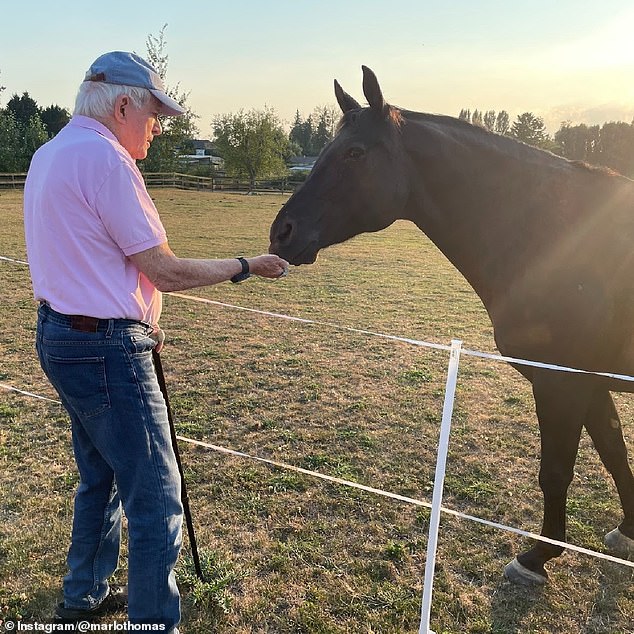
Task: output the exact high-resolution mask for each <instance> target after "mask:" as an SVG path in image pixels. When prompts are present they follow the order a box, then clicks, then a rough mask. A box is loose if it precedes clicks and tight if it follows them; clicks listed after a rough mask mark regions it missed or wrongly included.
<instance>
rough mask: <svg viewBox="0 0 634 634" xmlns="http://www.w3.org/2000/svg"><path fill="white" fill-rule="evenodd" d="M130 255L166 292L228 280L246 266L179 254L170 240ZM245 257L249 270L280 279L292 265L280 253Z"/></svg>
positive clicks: (233, 262)
mask: <svg viewBox="0 0 634 634" xmlns="http://www.w3.org/2000/svg"><path fill="white" fill-rule="evenodd" d="M128 257H129V259H130V260H131V261H132V262H133V263H134V265H135V266H136V267H137V268H138V269H139V271H141V273H143V274H144V275H145V276H146V277H147V278H148V279H149V280H150V281H151V282H152V284H154V286H156V288H157V289H158V290H159V291H163V292H169V291H184V290H187V289H190V288H196V287H197V286H210V285H212V284H218V283H219V282H226V281H227V280H229V279H231V278H232V277H233V276H234V275H237V274H238V273H240V272H241V271H242V265H241V264H240V262H239V261H238V260H237V259H236V258H231V259H228V260H203V259H188V258H179V257H176V256H175V255H174V253H173V252H172V250H171V249H170V247H169V245H168V243H167V242H164V243H163V244H160V245H159V246H157V247H152V248H151V249H146V250H145V251H141V252H139V253H135V254H133V255H129V256H128ZM245 259H246V260H247V262H248V263H249V271H250V272H251V273H252V274H253V275H259V276H261V277H269V278H277V277H280V276H281V275H282V274H283V273H284V271H285V270H286V269H287V268H288V262H287V261H286V260H282V258H280V257H278V256H277V255H270V254H266V255H259V256H257V257H254V258H245Z"/></svg>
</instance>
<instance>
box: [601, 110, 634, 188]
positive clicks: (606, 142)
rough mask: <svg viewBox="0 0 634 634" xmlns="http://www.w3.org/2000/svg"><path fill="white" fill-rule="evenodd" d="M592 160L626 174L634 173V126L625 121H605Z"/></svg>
mask: <svg viewBox="0 0 634 634" xmlns="http://www.w3.org/2000/svg"><path fill="white" fill-rule="evenodd" d="M592 162H593V163H597V164H598V165H604V166H606V167H610V168H611V169H613V170H616V171H617V172H620V173H621V174H623V175H625V176H632V175H633V174H634V128H633V127H632V126H631V125H630V124H628V123H625V122H623V121H610V122H609V123H604V124H603V125H602V126H601V129H600V130H599V138H598V140H597V144H596V147H595V148H594V152H593V155H592Z"/></svg>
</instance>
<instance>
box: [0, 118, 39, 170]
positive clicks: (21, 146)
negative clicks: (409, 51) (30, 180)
mask: <svg viewBox="0 0 634 634" xmlns="http://www.w3.org/2000/svg"><path fill="white" fill-rule="evenodd" d="M46 141H48V135H47V134H46V130H45V129H44V126H43V124H42V121H41V120H40V118H39V117H38V116H37V115H35V116H33V117H31V119H30V120H29V121H28V122H27V124H26V125H21V124H20V123H19V122H18V121H17V119H16V117H15V115H14V114H13V112H11V111H10V110H9V109H8V108H7V109H5V110H0V172H25V171H26V170H27V169H28V168H29V163H30V162H31V158H32V156H33V153H34V152H35V150H37V148H38V147H40V145H42V144H44V143H46Z"/></svg>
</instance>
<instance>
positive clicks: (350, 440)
mask: <svg viewBox="0 0 634 634" xmlns="http://www.w3.org/2000/svg"><path fill="white" fill-rule="evenodd" d="M152 195H153V196H154V198H155V199H156V202H157V206H158V208H159V210H160V212H161V215H162V217H163V219H164V222H165V224H166V227H167V230H168V233H169V236H170V243H171V246H172V248H173V249H174V250H175V251H176V252H177V253H178V254H179V255H182V256H190V257H210V256H211V257H225V256H234V255H239V254H256V253H260V252H265V251H266V249H267V247H268V238H267V236H268V227H269V225H270V222H271V220H272V219H273V217H274V216H275V214H276V212H277V210H278V209H279V207H280V206H281V204H282V203H283V201H284V200H285V199H284V198H283V197H282V196H239V195H232V194H218V193H215V194H209V193H199V192H178V191H172V190H164V191H155V192H152ZM0 218H1V219H2V221H3V222H1V223H0V255H4V256H9V257H15V258H17V259H25V256H26V253H25V248H24V242H23V237H22V233H21V194H20V193H19V192H6V191H0ZM189 294H191V295H196V296H199V297H203V298H208V299H211V300H215V301H220V302H224V303H227V304H236V305H240V306H245V307H252V308H257V309H261V310H266V311H272V312H279V313H284V314H288V315H292V316H298V317H305V318H309V319H313V320H316V321H320V322H327V323H336V324H340V325H342V326H348V327H353V328H361V329H365V330H371V331H376V332H385V333H390V334H396V335H401V336H404V337H408V338H412V339H421V340H426V341H432V342H437V343H443V344H447V343H449V342H450V340H451V339H462V340H463V342H464V346H465V347H467V348H471V349H479V350H484V351H495V345H494V342H493V336H492V329H491V326H490V323H489V321H488V318H487V315H486V313H485V311H484V309H483V307H482V305H481V304H480V302H479V300H478V299H477V297H476V296H475V295H474V293H473V292H472V291H471V290H470V289H469V287H468V286H467V284H466V282H465V281H464V280H463V279H462V278H461V277H460V276H459V275H458V273H457V272H456V271H455V270H454V269H453V268H452V267H451V266H450V265H449V264H448V263H447V261H446V260H445V259H444V257H443V256H442V255H441V254H440V253H439V252H438V251H437V250H436V248H435V247H434V246H433V245H431V244H430V242H429V241H428V240H427V239H426V238H425V237H424V236H423V235H422V234H421V233H420V232H419V231H418V230H417V229H416V228H415V227H413V226H412V225H411V224H408V223H405V222H398V223H396V224H395V225H393V226H392V227H390V228H389V229H387V230H385V231H383V232H381V233H377V234H371V235H365V236H359V237H357V238H355V239H353V240H351V241H350V242H348V243H346V244H344V245H339V246H336V247H332V248H330V249H327V250H325V251H324V252H323V253H322V254H321V255H320V258H319V260H318V262H317V263H316V264H315V265H313V266H310V267H301V268H298V269H293V270H291V273H290V275H289V276H288V277H287V278H285V279H284V280H280V281H278V282H274V283H272V282H266V281H263V280H257V279H256V280H249V281H248V282H246V283H244V284H241V285H232V284H222V285H218V286H216V287H212V288H206V289H198V290H195V291H191V292H190V293H189ZM162 326H163V327H164V329H165V330H166V332H167V335H168V344H167V347H166V349H165V351H164V353H163V355H162V356H163V366H164V369H165V372H166V377H167V381H168V386H169V389H170V392H171V400H172V405H173V409H174V414H175V419H176V423H177V428H178V432H179V433H180V434H182V435H186V436H189V437H192V438H196V439H200V440H204V441H208V442H210V443H213V444H218V445H224V446H227V447H231V448H234V449H237V450H239V451H243V452H246V453H251V454H254V455H259V456H262V457H267V458H271V459H273V460H279V461H284V462H287V463H290V464H294V465H297V466H301V467H306V468H310V469H314V470H317V471H320V472H322V473H326V474H329V475H336V476H339V477H341V478H344V479H348V480H354V481H357V482H360V483H364V484H368V485H370V486H374V487H377V488H384V489H386V490H390V491H393V492H395V493H399V494H402V495H405V496H411V497H417V498H422V499H426V500H429V499H430V497H431V490H432V484H433V475H434V465H435V457H436V442H437V438H438V431H439V424H440V416H441V411H442V403H443V395H444V382H445V376H446V366H447V354H446V353H444V352H441V351H434V350H430V349H425V348H417V347H414V346H409V345H406V344H401V343H395V342H392V341H388V340H384V339H378V338H372V337H368V336H364V335H360V334H354V333H351V332H346V331H342V330H337V329H333V328H330V327H327V326H317V325H306V324H301V323H296V322H291V321H287V320H280V319H274V318H271V317H266V316H263V315H257V314H251V313H244V312H242V311H236V310H235V309H231V308H225V307H220V306H214V305H207V304H200V303H196V302H192V301H188V300H185V299H182V298H178V297H174V296H166V297H165V310H164V316H163V319H162ZM34 327H35V306H34V304H33V303H32V301H31V292H30V288H29V280H28V270H27V269H26V268H25V267H23V266H18V265H14V264H9V263H6V262H1V261H0V380H1V381H2V382H5V383H9V384H11V385H14V386H16V387H19V388H21V389H25V390H29V391H32V392H35V393H38V394H43V395H46V396H49V397H53V398H54V397H55V395H54V393H53V392H52V389H51V388H50V386H49V385H48V383H47V382H46V379H45V378H44V377H43V375H42V372H41V370H40V369H39V367H38V363H37V360H36V358H35V354H34V351H33V337H34ZM616 400H617V404H618V406H619V410H620V413H621V417H622V420H623V421H624V428H625V433H626V436H629V437H630V438H628V441H627V442H628V446H629V447H630V451H632V450H634V447H633V444H634V443H633V441H632V439H631V436H632V431H631V430H632V427H631V422H630V421H631V420H632V418H633V417H634V401H633V399H632V397H631V396H630V395H616ZM181 453H182V457H183V462H184V464H185V467H186V477H187V480H188V484H189V491H190V500H191V505H192V511H193V514H194V522H195V525H196V529H197V537H198V541H199V546H200V548H201V551H202V553H203V560H204V565H205V568H206V570H207V573H208V578H207V580H206V582H205V583H200V582H198V581H197V580H196V579H195V578H194V577H193V574H192V570H191V559H190V557H189V553H188V549H187V544H186V548H185V551H184V554H183V557H182V558H181V562H180V563H179V566H178V569H177V572H178V579H179V583H180V585H181V589H182V591H183V599H184V600H183V605H184V623H183V627H182V631H183V632H184V633H185V634H199V633H200V634H207V633H209V632H218V633H220V634H229V633H231V634H235V633H238V634H241V633H245V634H246V633H255V632H270V633H275V634H286V633H288V634H291V633H293V634H296V633H301V632H306V633H309V634H314V633H319V632H324V633H328V634H331V633H332V634H338V633H341V634H343V633H356V632H360V633H374V634H376V633H380V634H384V633H388V634H389V633H395V634H396V633H398V634H403V633H405V634H408V633H414V632H417V631H418V623H419V618H420V599H421V596H422V582H423V574H424V567H425V557H426V553H425V548H426V543H427V525H428V521H429V513H428V511H427V510H426V509H421V508H418V507H414V506H411V505H408V504H405V503H402V502H397V501H393V500H388V499H386V498H383V497H378V496H375V495H371V494H369V493H365V492H362V491H358V490H354V489H347V488H342V487H340V486H337V485H334V484H330V483H326V482H323V481H321V480H317V479H314V478H311V477H308V476H304V475H299V474H296V473H294V472H289V471H284V470H281V469H277V468H271V467H268V466H266V465H263V464H261V463H258V462H253V461H249V460H247V459H243V458H238V457H231V456H227V455H224V454H219V453H216V452H213V451H209V450H205V449H202V448H199V447H195V446H192V445H188V444H186V443H181ZM538 460H539V438H538V433H537V425H536V422H535V418H534V410H533V403H532V398H531V393H530V389H529V385H528V384H527V383H526V382H524V381H523V380H522V379H521V377H519V375H518V374H516V373H515V372H514V371H513V370H512V369H511V368H509V367H508V366H506V365H503V364H497V363H492V362H490V361H484V360H481V359H474V358H469V357H463V359H462V361H461V370H460V376H459V384H458V390H457V400H456V407H455V415H454V421H453V432H452V437H451V442H450V454H449V460H448V473H447V479H446V497H445V505H446V506H450V507H452V508H455V509H457V510H460V511H462V512H465V513H469V514H473V515H479V516H481V517H484V518H487V519H492V520H495V521H499V522H501V523H504V524H509V525H513V526H518V527H521V528H524V529H527V530H531V531H537V532H538V531H539V529H540V523H541V506H542V501H541V492H540V491H539V487H538V484H537V471H538ZM0 468H1V469H2V480H1V481H0V620H1V619H3V618H9V617H22V618H24V619H27V620H39V621H43V620H45V619H46V618H48V617H49V616H50V614H51V612H52V609H53V607H54V605H55V602H56V600H57V598H58V595H59V590H60V584H61V577H62V576H63V574H64V570H65V564H64V559H65V552H66V548H67V539H68V534H69V530H70V523H71V516H72V495H73V490H74V487H75V485H76V482H77V479H76V475H75V467H74V463H73V458H72V451H71V447H70V434H69V425H68V421H67V418H66V415H65V413H64V411H63V409H62V408H61V407H59V406H57V405H55V404H52V403H48V402H43V401H37V400H34V399H31V398H28V397H24V396H19V395H16V394H13V393H8V392H0ZM568 508H569V515H570V537H571V539H572V540H573V541H575V543H579V544H580V545H583V546H587V547H590V548H601V539H602V536H603V534H604V533H605V532H607V531H608V530H611V529H612V528H613V527H614V526H615V525H616V524H618V522H619V521H620V516H621V511H620V506H619V503H618V498H617V495H616V492H615V490H614V486H613V484H612V483H611V482H610V481H609V480H608V479H607V477H606V473H605V470H604V469H603V467H602V466H601V465H600V463H599V461H598V459H597V457H596V454H595V452H594V450H593V448H592V445H591V442H590V441H589V440H588V439H587V438H586V437H585V436H584V438H583V441H582V446H581V449H580V455H579V461H578V464H577V467H576V470H575V479H574V481H573V484H572V486H571V491H570V500H569V505H568ZM527 543H528V542H527V541H526V540H524V539H522V538H520V537H517V536H516V535H513V534H509V533H504V532H501V531H497V530H493V529H490V528H485V527H482V526H480V525H477V524H472V523H470V522H467V521H464V520H458V519H455V518H452V517H445V516H443V518H442V523H441V535H440V543H439V551H438V560H437V573H436V577H435V586H434V601H433V617H432V627H433V629H434V630H435V631H436V633H437V634H440V633H446V634H449V633H451V634H454V633H464V632H469V633H485V632H487V633H496V634H546V633H551V632H566V633H573V632H574V633H577V632H580V633H583V634H625V633H632V632H634V628H633V626H632V620H633V618H634V616H633V615H634V576H633V575H632V572H631V569H627V568H624V567H620V566H618V565H616V564H612V563H608V562H603V561H598V560H595V559H592V558H589V557H586V556H582V555H577V554H575V553H572V552H568V553H566V554H565V555H564V556H563V557H561V558H560V559H559V560H557V561H554V562H552V563H551V564H550V566H549V571H550V575H551V579H550V582H549V584H548V586H547V587H545V588H544V589H541V590H536V589H526V588H518V587H514V586H511V585H509V584H508V583H507V582H506V581H505V580H504V579H503V577H502V569H503V566H504V564H505V563H507V562H508V561H509V560H510V559H511V558H512V557H513V556H514V555H515V554H516V553H518V552H519V551H520V550H522V549H523V548H525V547H526V546H527ZM125 572H126V562H125V557H123V558H122V560H121V570H120V571H119V572H118V577H119V578H120V579H125Z"/></svg>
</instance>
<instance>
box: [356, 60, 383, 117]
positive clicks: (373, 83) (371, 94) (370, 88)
mask: <svg viewBox="0 0 634 634" xmlns="http://www.w3.org/2000/svg"><path fill="white" fill-rule="evenodd" d="M361 69H362V70H363V94H364V95H365V98H366V99H367V100H368V103H369V104H370V107H371V108H372V110H374V111H375V112H377V113H379V114H381V115H383V114H385V113H386V111H387V109H388V108H389V106H388V105H387V103H385V99H384V98H383V93H382V92H381V87H380V86H379V80H378V79H377V78H376V75H375V74H374V73H373V72H372V71H371V70H370V69H369V68H368V67H367V66H361Z"/></svg>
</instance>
